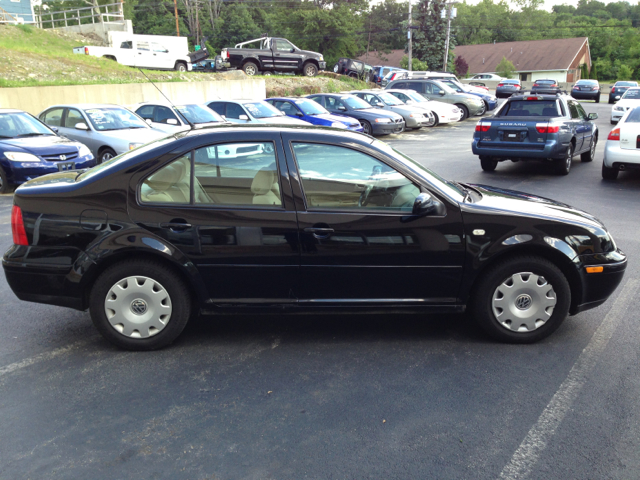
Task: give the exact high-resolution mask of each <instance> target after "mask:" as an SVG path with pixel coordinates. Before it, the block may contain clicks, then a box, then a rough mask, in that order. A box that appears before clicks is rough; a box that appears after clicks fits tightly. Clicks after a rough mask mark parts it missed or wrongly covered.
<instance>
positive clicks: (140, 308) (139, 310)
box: [131, 298, 147, 315]
mask: <svg viewBox="0 0 640 480" xmlns="http://www.w3.org/2000/svg"><path fill="white" fill-rule="evenodd" d="M131 311H132V312H133V313H135V314H136V315H143V314H145V313H146V311H147V302H145V301H144V300H142V299H140V298H136V299H135V300H134V301H133V302H131Z"/></svg>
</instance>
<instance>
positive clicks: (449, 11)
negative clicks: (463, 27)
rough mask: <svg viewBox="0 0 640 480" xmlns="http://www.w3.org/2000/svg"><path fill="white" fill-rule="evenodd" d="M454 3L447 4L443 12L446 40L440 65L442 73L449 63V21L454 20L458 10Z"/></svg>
mask: <svg viewBox="0 0 640 480" xmlns="http://www.w3.org/2000/svg"><path fill="white" fill-rule="evenodd" d="M455 3H456V2H454V3H449V4H447V10H445V11H444V12H443V13H444V14H445V15H446V16H447V40H446V42H445V44H444V64H443V65H442V71H443V72H446V71H447V63H448V61H449V37H450V35H451V19H452V18H455V16H456V14H457V13H458V9H457V8H455V7H454V6H453V5H455Z"/></svg>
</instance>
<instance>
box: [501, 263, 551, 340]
mask: <svg viewBox="0 0 640 480" xmlns="http://www.w3.org/2000/svg"><path fill="white" fill-rule="evenodd" d="M556 303H557V298H556V293H555V291H554V290H553V286H552V285H551V284H550V283H549V282H547V280H546V279H545V278H544V277H543V276H540V275H536V274H534V273H531V272H520V273H515V274H513V275H511V276H510V277H509V278H507V279H506V280H505V281H504V282H502V283H501V284H500V285H499V286H498V288H496V290H495V292H494V294H493V299H492V301H491V308H492V310H493V314H494V316H495V318H496V320H498V323H500V325H502V326H503V327H504V328H506V329H507V330H511V331H512V332H532V331H534V330H537V329H538V328H540V327H542V326H543V325H544V324H545V323H546V322H547V321H548V320H549V319H550V318H551V315H553V309H554V308H555V306H556Z"/></svg>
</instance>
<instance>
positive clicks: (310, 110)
mask: <svg viewBox="0 0 640 480" xmlns="http://www.w3.org/2000/svg"><path fill="white" fill-rule="evenodd" d="M295 104H296V105H297V106H298V108H299V109H300V110H302V111H303V112H304V114H305V115H322V114H325V113H329V112H328V111H327V110H325V108H324V107H323V106H322V105H319V104H317V103H316V102H314V101H313V100H296V101H295Z"/></svg>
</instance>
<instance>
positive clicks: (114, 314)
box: [89, 260, 191, 350]
mask: <svg viewBox="0 0 640 480" xmlns="http://www.w3.org/2000/svg"><path fill="white" fill-rule="evenodd" d="M89 308H90V312H91V320H92V321H93V324H94V325H95V327H96V328H97V329H98V331H99V332H100V333H101V334H102V335H103V336H104V337H105V338H106V339H107V340H109V341H110V342H111V343H113V344H114V345H116V346H118V347H120V348H124V349H127V350H155V349H157V348H162V347H165V346H167V345H169V344H170V343H171V342H173V341H174V340H175V339H176V338H177V337H178V336H179V335H180V333H182V330H183V329H184V327H185V325H186V324H187V321H188V320H189V316H190V314H191V296H190V294H189V291H188V289H187V287H186V286H185V285H184V283H183V282H182V280H181V279H180V278H179V277H178V276H177V275H176V274H175V273H174V272H173V271H172V270H171V269H170V268H168V267H167V266H165V265H163V264H160V263H156V262H154V261H150V260H133V261H127V262H123V263H117V264H115V265H113V266H111V267H109V268H108V269H106V270H105V271H104V272H103V273H102V274H101V275H100V276H99V277H98V279H97V280H96V282H95V283H94V285H93V288H92V289H91V295H90V307H89Z"/></svg>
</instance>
